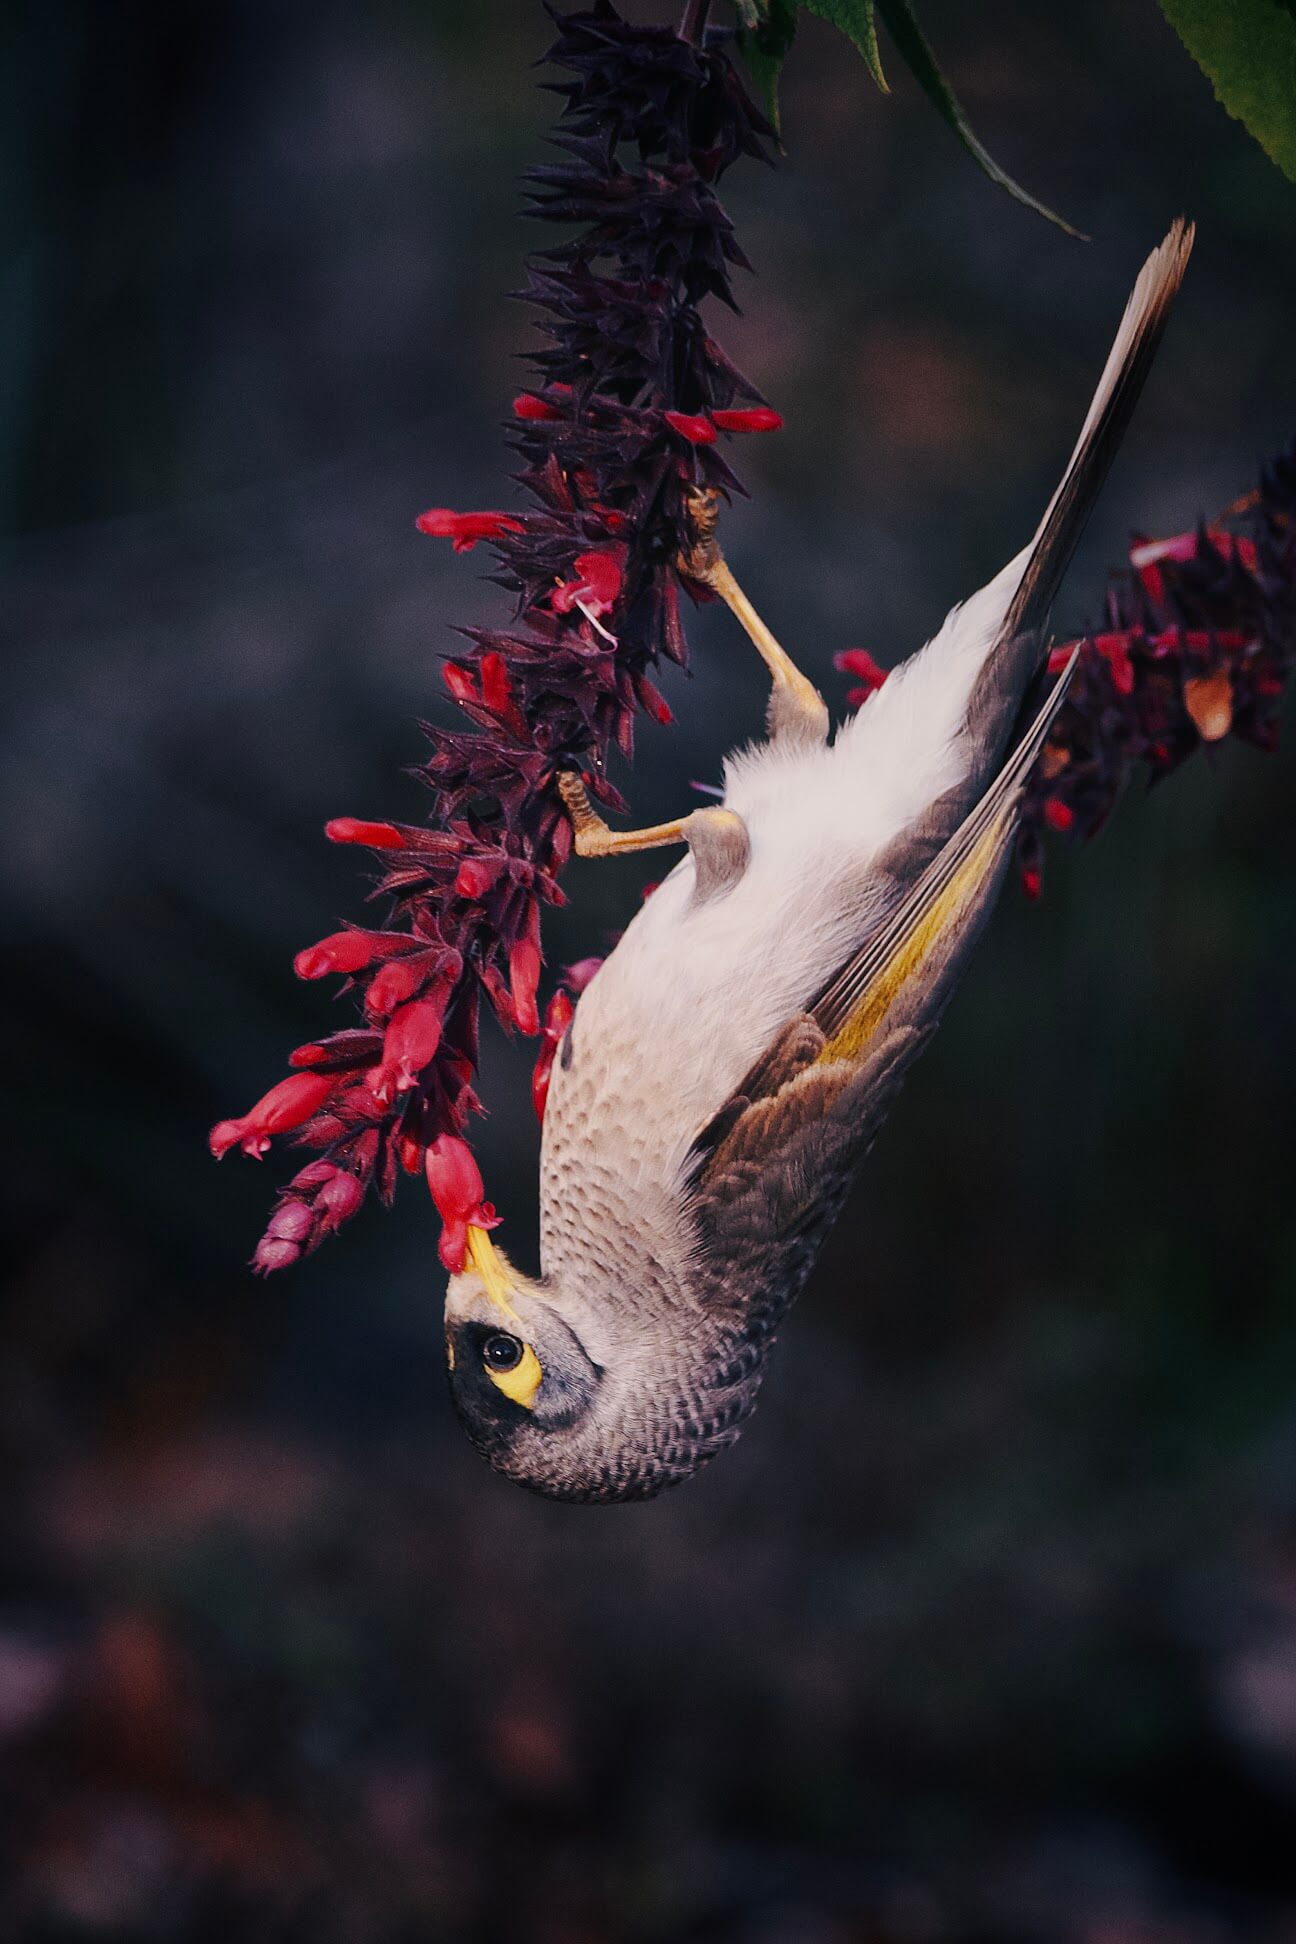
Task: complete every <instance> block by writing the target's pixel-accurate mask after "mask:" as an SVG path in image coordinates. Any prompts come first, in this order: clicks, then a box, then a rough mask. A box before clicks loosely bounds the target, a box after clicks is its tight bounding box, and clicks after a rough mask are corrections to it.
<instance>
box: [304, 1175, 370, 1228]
mask: <svg viewBox="0 0 1296 1944" xmlns="http://www.w3.org/2000/svg"><path fill="white" fill-rule="evenodd" d="M364 1195H365V1191H364V1183H363V1182H362V1181H357V1180H356V1178H355V1176H354V1175H353V1174H350V1173H349V1172H348V1171H347V1169H345V1168H339V1169H338V1170H337V1172H336V1173H335V1174H334V1176H333V1179H332V1180H331V1181H328V1182H325V1184H324V1186H323V1187H322V1188H321V1189H320V1191H319V1193H318V1195H316V1197H315V1207H316V1209H317V1210H319V1211H321V1212H322V1214H323V1216H324V1225H325V1227H326V1228H328V1229H339V1228H341V1226H342V1224H343V1222H349V1221H350V1220H351V1217H352V1216H353V1215H354V1214H355V1212H356V1210H357V1209H358V1208H359V1206H360V1204H361V1202H362V1201H363V1200H364Z"/></svg>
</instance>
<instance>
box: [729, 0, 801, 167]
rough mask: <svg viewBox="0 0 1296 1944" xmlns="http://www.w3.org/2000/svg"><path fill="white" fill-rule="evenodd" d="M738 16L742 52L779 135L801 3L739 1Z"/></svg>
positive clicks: (757, 90)
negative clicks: (786, 68) (783, 85)
mask: <svg viewBox="0 0 1296 1944" xmlns="http://www.w3.org/2000/svg"><path fill="white" fill-rule="evenodd" d="M738 14H739V19H740V21H741V22H742V25H741V27H740V28H739V31H738V48H739V51H740V53H741V54H742V57H743V60H744V61H745V62H746V64H747V72H748V73H749V74H750V75H751V78H752V80H753V82H754V83H755V86H756V92H757V93H758V94H759V96H760V98H761V105H762V107H763V108H764V110H765V112H766V114H767V115H768V116H769V118H770V120H771V121H772V122H773V124H774V129H775V133H776V134H778V133H781V132H782V131H781V125H780V122H779V100H778V86H779V75H780V74H781V73H782V71H783V62H784V60H785V59H786V57H787V51H788V49H789V47H791V45H792V41H793V38H794V36H795V34H796V24H797V0H739V9H738Z"/></svg>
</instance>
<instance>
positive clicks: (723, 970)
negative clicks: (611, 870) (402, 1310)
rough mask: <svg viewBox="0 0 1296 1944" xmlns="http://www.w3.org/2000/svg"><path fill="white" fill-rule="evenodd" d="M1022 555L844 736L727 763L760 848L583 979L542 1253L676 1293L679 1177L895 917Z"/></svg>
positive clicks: (581, 1276)
mask: <svg viewBox="0 0 1296 1944" xmlns="http://www.w3.org/2000/svg"><path fill="white" fill-rule="evenodd" d="M1026 557H1027V556H1026V553H1023V554H1021V555H1019V556H1018V557H1017V559H1016V560H1014V561H1012V562H1010V564H1009V565H1008V566H1007V567H1006V568H1005V569H1004V570H1003V572H1002V573H1001V574H999V575H998V576H997V577H996V578H995V580H993V581H992V582H991V583H990V584H989V585H988V586H987V587H985V588H983V589H982V590H981V591H980V593H978V594H977V595H975V596H974V597H973V598H972V599H971V600H969V601H967V602H965V603H964V604H963V606H962V607H960V608H956V609H955V610H954V611H953V612H952V613H951V615H950V616H949V618H948V619H947V620H946V622H945V624H944V626H943V627H942V629H941V630H940V632H939V634H938V635H937V636H936V637H935V638H934V639H933V640H932V641H931V642H930V643H929V644H928V646H927V647H926V648H925V649H924V650H923V651H922V652H921V653H919V654H917V655H914V656H912V657H911V658H910V660H909V661H907V662H905V663H904V664H903V665H902V666H901V667H900V668H898V669H896V670H895V671H894V672H893V674H892V675H891V676H890V678H889V679H888V681H887V682H886V684H885V686H884V687H883V688H882V689H880V690H879V691H878V693H877V694H876V695H875V696H874V697H872V699H871V700H870V701H869V702H868V704H867V705H866V707H865V708H863V709H862V710H861V711H860V713H859V714H858V715H857V716H856V717H855V718H854V719H853V720H851V721H850V722H848V723H846V724H845V725H844V726H843V728H842V729H841V730H840V731H839V733H838V735H837V738H836V740H835V742H833V743H832V744H831V745H821V746H818V747H816V746H813V745H811V746H807V745H806V744H804V743H798V742H795V741H789V740H787V739H784V740H782V741H777V742H769V743H760V744H756V745H753V746H752V747H750V748H748V749H745V750H742V751H739V752H738V753H737V754H735V755H733V756H731V757H730V758H729V759H728V761H727V762H726V764H725V796H724V802H725V805H726V807H727V808H729V809H732V810H735V811H736V812H737V813H738V815H739V816H741V817H742V818H743V820H744V822H745V823H746V825H747V830H748V835H749V837H750V840H751V860H750V863H749V864H748V867H747V869H746V871H745V872H744V874H743V876H742V877H741V878H740V879H739V881H738V883H737V884H735V885H734V886H733V888H732V889H731V890H729V891H727V892H725V893H724V894H723V895H721V896H718V897H716V898H714V899H712V900H710V901H709V902H707V903H704V904H702V905H699V906H694V904H693V885H694V867H693V860H692V857H691V856H685V857H684V858H683V859H682V860H681V862H680V863H679V864H677V865H676V867H675V869H674V870H673V871H672V872H671V873H670V875H669V876H668V877H667V878H666V879H665V881H664V882H663V883H662V884H661V885H659V886H658V888H657V890H656V891H654V892H653V894H652V896H651V897H650V898H649V899H648V900H647V902H646V903H645V904H644V905H643V907H642V909H641V910H640V911H639V912H638V913H637V914H636V916H635V917H634V919H633V920H632V921H631V923H630V925H629V926H628V928H627V930H626V932H625V934H624V935H623V937H622V938H621V940H620V942H619V943H618V945H617V947H616V949H615V951H613V952H612V954H611V955H610V957H609V958H608V959H607V960H606V962H605V963H604V965H603V966H602V967H601V969H600V970H599V972H598V973H597V975H596V976H595V978H594V979H593V980H592V982H591V983H590V985H589V986H588V987H587V988H586V990H585V992H584V994H583V995H582V997H581V1000H580V1004H579V1006H578V1008H577V1012H576V1018H575V1022H574V1026H573V1058H572V1062H571V1065H570V1067H569V1068H567V1069H564V1068H563V1066H562V1064H561V1062H556V1063H555V1067H554V1073H553V1080H552V1083H551V1087H550V1092H549V1100H548V1105H547V1108H546V1112H545V1128H544V1143H543V1150H542V1155H541V1195H540V1199H541V1266H542V1270H543V1273H544V1274H546V1275H552V1276H554V1277H555V1278H556V1279H558V1280H559V1281H560V1282H561V1283H562V1284H563V1285H564V1286H566V1287H571V1286H572V1285H573V1284H574V1283H576V1282H580V1283H582V1284H584V1285H585V1286H586V1287H587V1288H590V1291H591V1293H594V1289H595V1287H599V1288H602V1289H603V1290H604V1291H606V1289H607V1284H608V1279H609V1275H610V1274H611V1275H612V1276H613V1277H614V1278H615V1280H617V1281H618V1282H620V1283H621V1286H622V1291H623V1293H624V1296H625V1298H626V1300H631V1301H632V1300H633V1294H634V1290H633V1285H635V1284H636V1283H639V1282H642V1280H643V1278H644V1276H645V1275H648V1277H649V1278H650V1280H651V1281H652V1282H653V1283H655V1284H656V1285H657V1288H658V1291H659V1292H660V1293H669V1292H671V1291H672V1290H673V1291H674V1293H676V1294H682V1288H680V1287H679V1278H680V1274H681V1272H682V1269H683V1267H684V1266H685V1265H686V1263H687V1258H688V1252H689V1248H690V1244H691V1237H690V1235H689V1233H688V1228H687V1221H686V1218H685V1216H684V1213H683V1210H682V1207H681V1198H680V1177H681V1170H682V1167H683V1164H684V1161H685V1158H686V1156H687V1154H688V1152H689V1149H690V1147H691V1146H692V1144H693V1142H694V1140H695V1138H696V1137H697V1135H698V1133H699V1132H700V1131H701V1129H702V1128H703V1127H704V1126H705V1125H706V1123H707V1122H708V1121H709V1120H710V1119H711V1117H712V1115H713V1114H714V1113H715V1112H716V1111H717V1109H718V1108H719V1107H720V1106H721V1105H722V1104H723V1102H724V1101H725V1100H726V1099H727V1097H728V1095H729V1094H730V1093H731V1092H732V1091H733V1089H734V1088H735V1087H736V1086H737V1084H738V1083H739V1081H740V1080H741V1079H742V1077H743V1075H744V1073H745V1072H746V1071H747V1069H748V1068H749V1067H750V1066H751V1065H752V1063H753V1062H754V1061H755V1060H756V1059H757V1058H758V1057H759V1055H760V1054H761V1053H762V1052H763V1051H764V1049H765V1047H766V1046H767V1045H768V1044H769V1042H770V1041H771V1039H773V1037H774V1035H775V1034H776V1033H777V1032H778V1030H779V1029H780V1027H782V1026H783V1025H784V1024H785V1023H786V1021H787V1020H788V1019H789V1018H790V1017H791V1016H792V1014H793V1013H795V1012H797V1011H799V1010H800V1009H801V1008H802V1007H804V1006H805V1005H806V1004H807V1002H808V1001H809V1000H810V999H811V998H812V997H813V996H814V994H815V993H816V992H817V991H818V989H819V987H820V986H821V985H822V984H823V983H824V981H825V980H826V979H827V978H828V977H829V976H830V975H831V973H832V972H833V971H834V970H835V969H836V967H837V966H838V965H840V964H841V963H842V962H843V961H844V960H845V958H846V957H847V956H848V954H849V953H850V952H851V951H852V950H853V949H854V948H855V947H856V946H858V944H859V943H860V942H861V940H862V939H863V938H864V937H865V936H866V935H867V933H868V932H869V931H870V930H871V929H872V927H873V926H874V925H875V924H876V922H877V920H878V918H879V917H880V915H881V899H882V897H883V895H884V891H883V887H882V885H881V884H880V882H879V880H878V878H877V877H876V876H875V875H874V874H873V873H872V869H871V867H872V866H873V864H874V862H875V861H876V859H877V858H878V857H879V856H880V854H881V853H882V852H883V851H885V850H886V848H887V846H888V845H889V844H890V843H891V841H892V840H893V839H894V838H895V837H897V836H898V835H899V834H900V832H901V831H903V830H904V829H905V828H906V827H907V826H908V825H909V824H911V823H912V822H913V821H914V820H915V819H916V818H917V817H919V816H921V814H922V813H923V811H924V810H926V808H927V807H928V805H929V804H931V803H932V802H933V801H934V800H935V798H937V797H938V796H940V795H941V794H942V793H943V792H944V791H945V790H946V789H948V788H950V787H951V786H952V785H953V784H955V783H956V782H958V781H959V779H960V777H961V775H962V773H963V769H964V765H965V763H966V760H967V757H966V751H965V750H963V749H961V747H960V740H959V737H960V730H961V729H962V727H963V723H964V720H965V716H966V711H967V703H968V697H969V694H970V691H971V688H972V684H973V682H974V681H975V679H976V676H977V674H978V672H979V670H980V668H981V665H982V662H983V661H984V659H985V656H986V654H987V653H988V651H989V649H990V647H991V645H992V643H993V642H994V640H995V638H996V635H997V633H998V628H999V624H1000V622H1001V620H1002V618H1003V615H1004V613H1005V612H1006V609H1007V607H1008V604H1009V602H1010V601H1011V598H1012V595H1013V592H1014V590H1015V588H1016V586H1017V583H1018V581H1019V579H1020V577H1021V572H1022V568H1023V566H1024V564H1025V560H1026Z"/></svg>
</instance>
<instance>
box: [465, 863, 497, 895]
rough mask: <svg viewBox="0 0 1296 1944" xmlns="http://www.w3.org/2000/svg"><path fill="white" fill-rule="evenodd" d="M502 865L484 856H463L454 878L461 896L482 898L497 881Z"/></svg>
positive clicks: (492, 888) (491, 889)
mask: <svg viewBox="0 0 1296 1944" xmlns="http://www.w3.org/2000/svg"><path fill="white" fill-rule="evenodd" d="M501 868H502V866H501V865H499V864H498V863H496V862H495V861H494V859H488V858H484V857H465V859H464V861H463V863H462V864H461V865H460V866H459V871H458V874H457V876H456V878H455V890H456V891H457V892H458V893H459V896H460V897H461V898H484V897H485V896H486V894H487V892H488V891H493V890H494V888H495V886H496V885H497V884H498V883H499V877H500V871H501Z"/></svg>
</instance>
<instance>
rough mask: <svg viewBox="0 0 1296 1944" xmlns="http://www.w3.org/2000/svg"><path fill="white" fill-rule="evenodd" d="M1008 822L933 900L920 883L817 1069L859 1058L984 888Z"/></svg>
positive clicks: (990, 833) (995, 828)
mask: <svg viewBox="0 0 1296 1944" xmlns="http://www.w3.org/2000/svg"><path fill="white" fill-rule="evenodd" d="M1007 821H1008V819H1007V817H1006V816H1001V817H999V818H997V819H996V820H995V821H994V822H993V823H992V824H991V825H990V827H989V828H988V829H987V830H986V831H985V833H984V834H983V835H982V836H981V837H980V838H979V839H978V841H977V842H976V843H975V844H974V845H973V847H972V849H971V850H970V851H969V852H968V854H967V856H966V858H964V860H963V861H962V863H961V864H959V865H958V866H957V868H956V869H955V870H954V871H953V872H951V873H950V875H949V877H948V879H947V881H946V882H945V883H944V884H941V885H940V886H939V888H937V889H936V890H935V894H934V895H932V894H931V892H930V891H928V892H927V894H926V896H924V887H923V885H922V884H921V883H920V884H919V886H918V888H917V891H916V893H915V894H914V900H913V909H912V911H911V912H910V913H909V914H908V916H907V919H906V916H905V915H904V914H901V922H900V924H899V926H898V929H897V936H896V938H895V943H894V948H893V950H892V951H891V952H890V953H889V954H888V956H887V957H886V958H884V959H883V961H882V963H881V965H880V966H879V967H878V969H877V971H876V972H875V973H874V974H873V975H872V977H871V978H870V979H869V981H868V983H867V985H866V986H865V987H864V990H863V992H862V993H861V994H860V996H859V998H858V999H857V1000H856V1001H855V1004H854V1005H853V1007H852V1008H851V1010H850V1013H849V1014H848V1015H847V1017H846V1019H845V1021H844V1022H843V1024H842V1025H841V1026H839V1027H838V1029H837V1031H836V1032H835V1033H834V1034H833V1036H832V1038H831V1039H830V1040H829V1041H828V1043H827V1045H826V1046H825V1047H824V1049H823V1052H822V1053H820V1055H819V1057H818V1059H817V1060H816V1061H815V1064H816V1066H820V1065H823V1064H824V1063H825V1062H827V1061H829V1060H858V1059H860V1058H861V1057H862V1055H863V1054H864V1052H865V1050H866V1048H867V1047H868V1045H869V1043H870V1041H871V1040H872V1038H873V1035H874V1034H875V1033H876V1031H877V1029H878V1027H879V1026H880V1025H881V1024H882V1021H883V1020H884V1019H885V1017H886V1015H887V1013H888V1012H889V1011H890V1010H891V1007H892V1006H893V1005H894V1004H895V1001H896V999H897V998H898V996H899V994H900V992H901V991H902V989H903V988H904V987H905V986H906V985H907V984H908V982H909V980H910V979H911V978H913V977H914V975H915V974H916V973H917V972H919V971H921V969H922V966H923V963H924V961H925V960H926V959H927V957H928V956H929V954H930V952H931V949H932V947H933V946H934V945H935V944H936V943H937V942H938V941H939V940H940V938H941V937H942V936H943V934H944V933H945V931H946V929H947V927H948V926H949V925H951V924H953V923H954V922H955V920H956V919H958V918H959V917H960V916H961V915H962V913H963V912H964V911H965V910H966V909H967V907H968V904H969V903H970V902H971V899H972V896H973V894H974V893H975V892H976V891H977V890H978V889H979V888H980V886H981V885H982V884H983V883H984V881H985V878H986V876H987V873H988V872H989V871H990V870H991V869H992V868H993V866H994V864H995V862H996V860H997V859H998V857H999V855H1000V852H1001V850H1002V847H1003V840H1004V835H1005V824H1006V823H1007ZM940 864H941V860H940V859H939V858H938V859H937V860H936V863H935V864H934V865H933V867H932V869H933V871H937V872H939V870H940Z"/></svg>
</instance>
